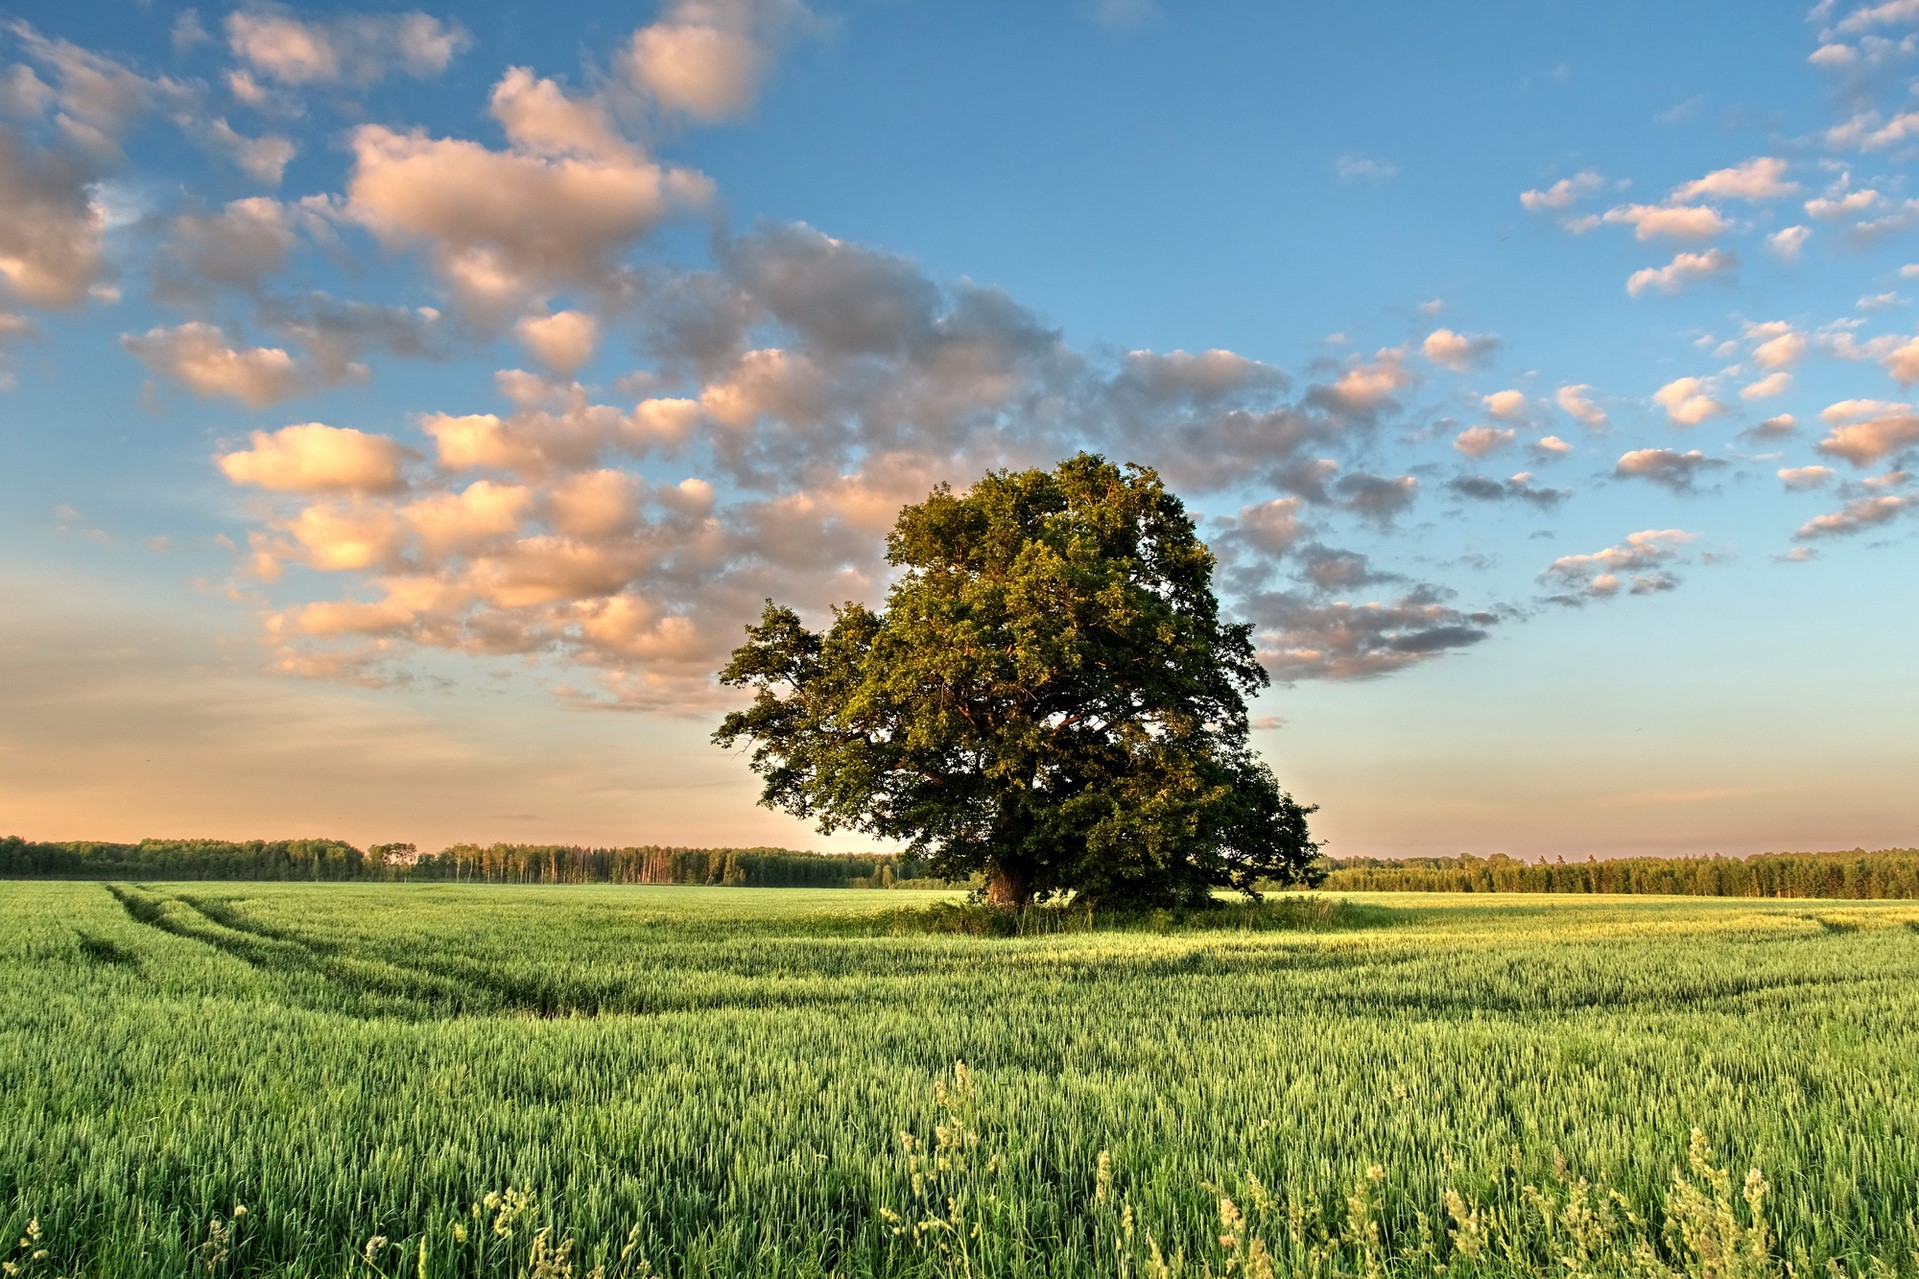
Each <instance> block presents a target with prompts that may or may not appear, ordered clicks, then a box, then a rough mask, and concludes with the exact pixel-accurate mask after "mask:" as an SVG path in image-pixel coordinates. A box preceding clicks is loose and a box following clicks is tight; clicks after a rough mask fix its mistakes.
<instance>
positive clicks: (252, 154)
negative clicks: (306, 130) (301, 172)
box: [200, 116, 299, 187]
mask: <svg viewBox="0 0 1919 1279" xmlns="http://www.w3.org/2000/svg"><path fill="white" fill-rule="evenodd" d="M200 133H201V136H202V137H203V138H204V139H205V140H206V142H207V144H208V145H209V146H211V147H212V148H213V149H214V150H215V151H217V152H219V153H220V154H222V155H224V156H226V157H227V158H228V159H230V160H232V161H233V163H234V164H236V165H238V166H239V167H240V169H241V170H242V171H243V172H245V173H246V175H247V176H248V177H250V178H252V179H253V180H254V181H256V182H260V183H263V184H265V185H267V186H275V187H277V186H279V185H280V179H281V178H282V177H284V176H285V174H286V168H287V165H288V164H290V163H292V161H293V157H294V156H295V155H296V154H298V152H299V148H298V147H297V146H295V145H294V143H293V140H292V139H291V138H286V137H281V136H280V135H278V134H271V133H269V134H263V135H261V136H259V137H247V136H246V135H244V134H242V133H240V132H239V131H238V130H236V129H235V128H234V127H233V126H232V125H230V124H228V123H227V122H226V120H225V118H224V117H219V116H216V117H214V118H213V119H211V120H209V121H207V123H206V125H205V127H204V128H203V129H201V131H200Z"/></svg>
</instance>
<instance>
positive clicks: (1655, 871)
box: [1324, 848, 1919, 901]
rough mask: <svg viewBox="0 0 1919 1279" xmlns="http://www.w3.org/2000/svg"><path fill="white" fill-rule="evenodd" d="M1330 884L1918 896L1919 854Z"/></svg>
mask: <svg viewBox="0 0 1919 1279" xmlns="http://www.w3.org/2000/svg"><path fill="white" fill-rule="evenodd" d="M1324 870H1325V871H1326V872H1327V873H1326V875H1325V881H1324V882H1325V886H1326V887H1327V888H1330V889H1336V890H1339V891H1342V892H1389V893H1418V892H1427V893H1659V894H1668V895H1672V896H1682V897H1827V898H1848V897H1849V898H1859V899H1864V900H1869V901H1871V900H1887V899H1892V898H1915V897H1919V849H1911V848H1905V849H1899V848H1892V849H1884V850H1881V851H1879V852H1876V853H1868V852H1866V851H1865V850H1864V849H1854V850H1852V851H1851V852H1837V853H1757V854H1755V855H1753V856H1751V857H1745V858H1739V857H1620V858H1615V859H1612V860H1609V861H1601V860H1600V859H1598V858H1596V857H1594V858H1588V859H1587V860H1586V861H1583V862H1567V861H1565V860H1564V859H1563V858H1562V859H1560V860H1558V861H1552V862H1548V861H1547V860H1545V859H1544V858H1541V859H1540V860H1538V861H1536V862H1522V861H1517V860H1515V859H1513V858H1511V857H1506V856H1503V855H1497V854H1496V855H1494V856H1492V857H1434V858H1405V859H1399V860H1392V859H1385V858H1374V857H1351V858H1343V859H1336V860H1331V861H1329V862H1327V863H1326V864H1325V866H1324Z"/></svg>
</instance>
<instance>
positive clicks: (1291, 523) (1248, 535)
mask: <svg viewBox="0 0 1919 1279" xmlns="http://www.w3.org/2000/svg"><path fill="white" fill-rule="evenodd" d="M1305 505H1306V501H1305V499H1304V498H1298V497H1276V498H1273V499H1271V500H1270V501H1266V502H1259V503H1256V504H1254V505H1251V506H1242V507H1240V508H1239V514H1238V515H1236V516H1234V517H1232V518H1230V519H1229V520H1227V521H1225V522H1224V531H1223V532H1222V534H1221V536H1220V537H1219V538H1218V539H1216V541H1219V542H1223V543H1224V544H1225V545H1227V546H1231V547H1236V548H1244V549H1245V550H1247V551H1250V552H1252V553H1253V554H1255V555H1259V556H1263V557H1266V558H1268V559H1278V558H1280V557H1282V556H1284V555H1285V554H1286V553H1287V552H1289V551H1291V550H1292V549H1293V547H1294V546H1296V545H1298V544H1299V543H1300V542H1301V541H1302V540H1304V539H1305V538H1306V536H1307V535H1308V534H1309V532H1310V529H1309V528H1308V526H1307V524H1306V522H1305V520H1304V519H1303V518H1302V514H1303V510H1304V507H1305Z"/></svg>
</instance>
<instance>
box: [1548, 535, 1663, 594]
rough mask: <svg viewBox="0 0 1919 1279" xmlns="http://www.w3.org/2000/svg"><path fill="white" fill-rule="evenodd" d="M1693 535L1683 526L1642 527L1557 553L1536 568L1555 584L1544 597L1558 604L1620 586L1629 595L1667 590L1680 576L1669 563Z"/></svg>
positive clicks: (1616, 592) (1617, 588)
mask: <svg viewBox="0 0 1919 1279" xmlns="http://www.w3.org/2000/svg"><path fill="white" fill-rule="evenodd" d="M1697 536H1698V535H1697V534H1695V533H1688V532H1686V531H1685V530H1684V529H1676V528H1667V529H1642V530H1640V531H1639V532H1637V533H1632V534H1629V535H1628V536H1627V537H1626V540H1625V541H1623V542H1620V543H1617V544H1616V545H1613V546H1608V547H1606V548H1604V549H1603V550H1598V551H1593V552H1591V553H1590V554H1584V555H1562V556H1560V557H1559V558H1558V559H1556V560H1554V561H1553V562H1552V564H1551V565H1549V566H1548V567H1547V569H1546V571H1545V572H1543V573H1541V574H1540V580H1541V581H1543V582H1546V583H1548V584H1549V585H1551V586H1554V587H1557V588H1558V589H1559V593H1558V594H1555V595H1553V596H1550V597H1549V598H1550V599H1551V600H1552V602H1554V603H1560V604H1583V603H1586V602H1587V601H1589V600H1595V599H1607V598H1610V597H1612V596H1615V595H1617V594H1619V592H1620V591H1621V590H1622V589H1623V590H1625V591H1626V592H1628V593H1629V594H1633V595H1651V594H1656V593H1658V592H1660V591H1669V590H1671V589H1673V588H1674V587H1675V586H1677V585H1678V584H1679V579H1678V578H1676V577H1674V576H1673V575H1672V573H1671V572H1670V571H1669V567H1668V566H1669V565H1671V564H1672V563H1674V562H1675V561H1676V560H1678V559H1679V558H1680V556H1681V554H1682V552H1683V549H1684V548H1685V546H1686V545H1687V544H1688V543H1690V542H1692V541H1694V540H1695V539H1696V538H1697Z"/></svg>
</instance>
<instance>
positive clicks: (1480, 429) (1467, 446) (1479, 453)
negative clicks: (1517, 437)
mask: <svg viewBox="0 0 1919 1279" xmlns="http://www.w3.org/2000/svg"><path fill="white" fill-rule="evenodd" d="M1513 436H1514V431H1513V429H1512V428H1511V427H1509V426H1469V427H1467V428H1466V429H1465V430H1463V431H1461V432H1460V433H1459V434H1458V435H1456V436H1454V437H1453V447H1454V448H1455V449H1457V450H1459V451H1460V452H1461V453H1464V454H1465V455H1466V456H1467V457H1484V456H1486V455H1487V454H1488V453H1492V452H1495V451H1497V450H1499V449H1503V448H1505V447H1507V446H1508V445H1510V444H1511V443H1512V442H1513Z"/></svg>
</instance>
